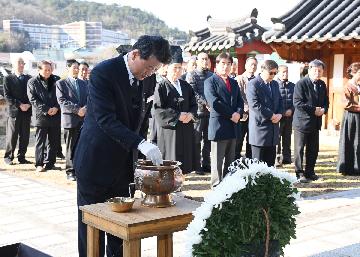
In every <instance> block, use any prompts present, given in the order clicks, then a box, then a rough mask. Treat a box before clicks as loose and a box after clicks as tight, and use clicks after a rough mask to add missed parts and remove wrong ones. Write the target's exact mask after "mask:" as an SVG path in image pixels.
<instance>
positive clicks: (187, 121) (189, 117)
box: [182, 112, 193, 123]
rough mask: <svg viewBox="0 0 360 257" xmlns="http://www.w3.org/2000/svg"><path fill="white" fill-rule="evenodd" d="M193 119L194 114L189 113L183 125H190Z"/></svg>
mask: <svg viewBox="0 0 360 257" xmlns="http://www.w3.org/2000/svg"><path fill="white" fill-rule="evenodd" d="M192 118H193V115H192V113H190V112H188V113H187V114H186V118H185V120H184V121H183V122H182V123H189V122H190V121H191V120H192Z"/></svg>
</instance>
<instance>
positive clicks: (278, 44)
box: [263, 0, 360, 129]
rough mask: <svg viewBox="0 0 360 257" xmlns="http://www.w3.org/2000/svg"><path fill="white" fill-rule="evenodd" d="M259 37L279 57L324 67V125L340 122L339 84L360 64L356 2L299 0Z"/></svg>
mask: <svg viewBox="0 0 360 257" xmlns="http://www.w3.org/2000/svg"><path fill="white" fill-rule="evenodd" d="M271 20H272V22H273V23H274V28H273V30H271V31H268V32H266V33H264V34H263V40H264V42H265V43H267V44H269V45H270V46H271V47H272V48H273V49H274V50H275V51H276V52H277V53H278V54H279V55H280V57H281V58H283V59H286V60H291V61H300V62H308V61H311V60H313V59H315V58H316V59H320V60H322V61H323V62H324V63H325V64H326V68H325V72H324V77H323V80H324V81H325V82H326V84H327V85H328V93H329V99H330V108H329V112H328V115H327V116H326V118H325V126H329V127H332V126H334V125H335V127H336V128H337V129H338V125H339V123H340V122H341V120H342V115H343V108H342V97H343V85H344V83H346V80H347V78H346V68H347V67H348V66H349V65H350V64H351V63H352V62H359V61H360V36H359V33H360V0H301V1H300V2H299V4H298V5H297V6H295V7H294V8H293V9H292V10H290V11H289V12H287V13H286V14H284V15H283V16H281V17H280V18H272V19H271Z"/></svg>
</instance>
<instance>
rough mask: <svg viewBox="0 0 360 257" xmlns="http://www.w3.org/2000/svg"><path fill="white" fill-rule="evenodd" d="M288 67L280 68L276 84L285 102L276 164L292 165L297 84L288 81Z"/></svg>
mask: <svg viewBox="0 0 360 257" xmlns="http://www.w3.org/2000/svg"><path fill="white" fill-rule="evenodd" d="M288 71H289V70H288V67H287V66H286V65H280V66H279V73H278V78H277V80H276V82H277V83H278V84H279V90H280V94H281V98H282V101H283V108H284V113H283V116H282V118H281V120H280V132H279V140H280V142H279V144H278V147H277V156H276V164H277V165H282V164H290V163H291V162H292V161H291V134H292V120H293V115H294V109H295V108H294V103H293V98H294V87H295V84H294V83H292V82H290V81H289V80H288V74H289V73H288Z"/></svg>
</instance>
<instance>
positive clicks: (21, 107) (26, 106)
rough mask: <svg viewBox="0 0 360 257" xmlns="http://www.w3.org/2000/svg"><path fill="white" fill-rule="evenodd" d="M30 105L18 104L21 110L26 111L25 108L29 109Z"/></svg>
mask: <svg viewBox="0 0 360 257" xmlns="http://www.w3.org/2000/svg"><path fill="white" fill-rule="evenodd" d="M30 106H31V105H30V104H20V106H19V107H20V110H21V111H23V112H26V111H27V110H29V108H30Z"/></svg>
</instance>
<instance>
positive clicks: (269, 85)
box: [266, 82, 272, 98]
mask: <svg viewBox="0 0 360 257" xmlns="http://www.w3.org/2000/svg"><path fill="white" fill-rule="evenodd" d="M266 85H267V87H268V90H269V93H270V97H271V98H272V90H271V84H270V82H269V83H267V84H266Z"/></svg>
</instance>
